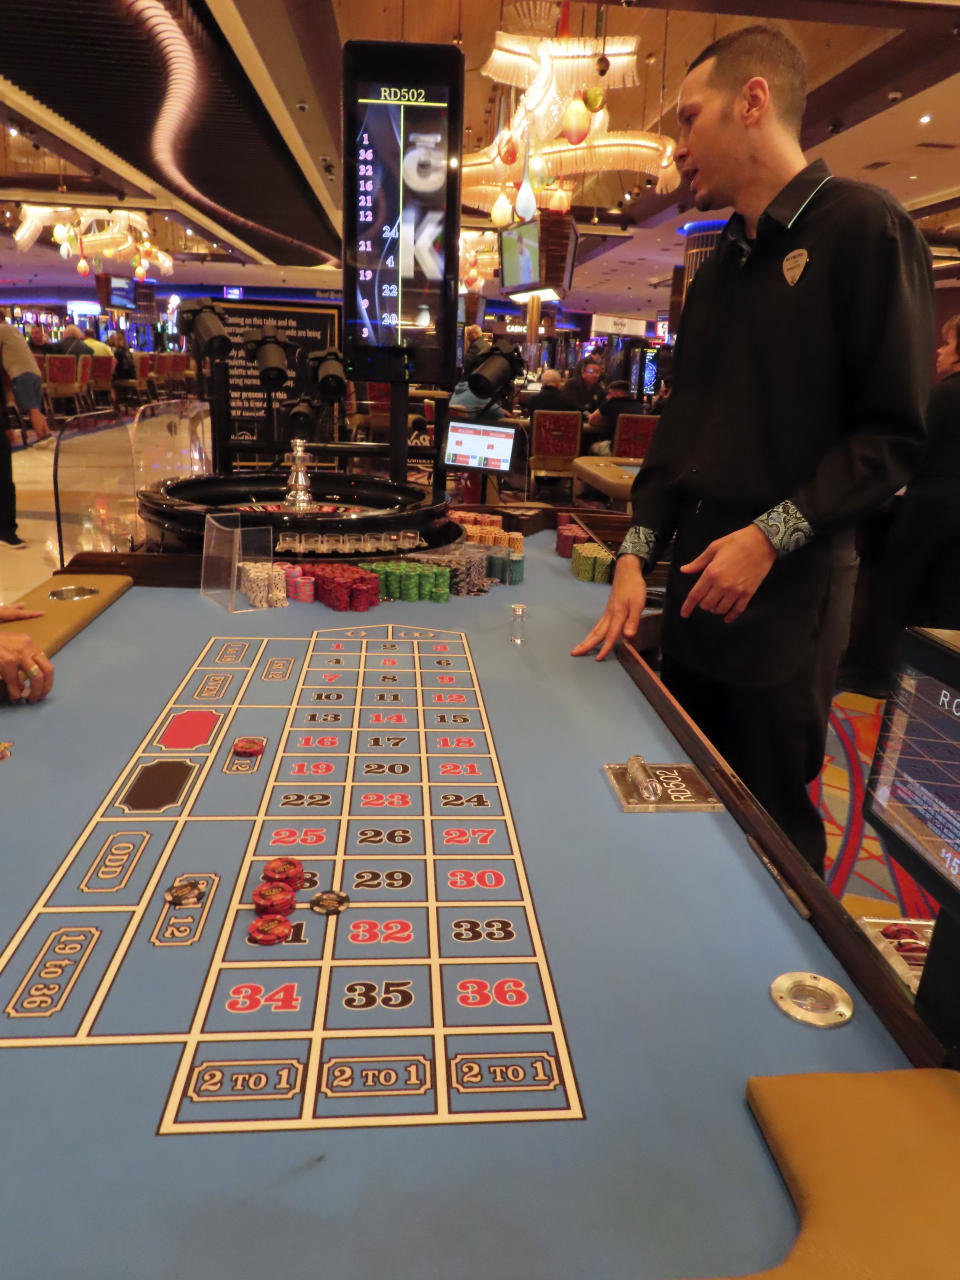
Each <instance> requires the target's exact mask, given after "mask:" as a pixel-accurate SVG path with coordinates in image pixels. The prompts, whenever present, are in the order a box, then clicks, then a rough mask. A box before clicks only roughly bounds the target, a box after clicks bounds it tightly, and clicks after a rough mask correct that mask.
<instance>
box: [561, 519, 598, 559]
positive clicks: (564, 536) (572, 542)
mask: <svg viewBox="0 0 960 1280" xmlns="http://www.w3.org/2000/svg"><path fill="white" fill-rule="evenodd" d="M589 541H590V535H589V533H587V531H586V529H581V528H580V526H579V525H578V524H561V525H558V526H557V555H560V556H564V557H566V559H568V560H569V559H570V557H571V555H572V554H573V548H574V547H575V546H576V544H577V543H578V542H589Z"/></svg>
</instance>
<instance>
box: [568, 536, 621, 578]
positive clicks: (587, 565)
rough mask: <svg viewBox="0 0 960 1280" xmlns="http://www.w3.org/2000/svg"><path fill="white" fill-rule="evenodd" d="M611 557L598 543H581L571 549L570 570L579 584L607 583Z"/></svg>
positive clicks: (611, 563)
mask: <svg viewBox="0 0 960 1280" xmlns="http://www.w3.org/2000/svg"><path fill="white" fill-rule="evenodd" d="M612 567H613V556H612V555H611V554H610V552H609V551H608V550H607V549H606V547H601V546H600V544H599V543H598V542H582V543H578V544H577V545H575V546H574V548H573V555H572V560H571V568H572V569H573V574H574V577H576V578H579V579H580V581H581V582H609V581H610V577H611V570H612Z"/></svg>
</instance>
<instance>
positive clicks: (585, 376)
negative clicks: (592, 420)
mask: <svg viewBox="0 0 960 1280" xmlns="http://www.w3.org/2000/svg"><path fill="white" fill-rule="evenodd" d="M605 390H606V388H605V387H604V384H603V369H602V367H601V366H600V364H599V362H598V361H596V360H592V359H590V358H589V357H587V359H586V360H581V361H580V363H579V364H578V365H577V371H576V373H575V374H574V375H573V377H572V378H571V379H570V381H569V382H568V383H567V384H566V386H565V387H564V388H563V394H564V395H565V396H566V397H567V399H568V400H570V401H571V402H572V403H573V405H574V407H575V408H577V409H580V410H581V411H582V412H583V413H593V411H594V409H599V408H600V403H601V401H602V400H603V396H604V392H605Z"/></svg>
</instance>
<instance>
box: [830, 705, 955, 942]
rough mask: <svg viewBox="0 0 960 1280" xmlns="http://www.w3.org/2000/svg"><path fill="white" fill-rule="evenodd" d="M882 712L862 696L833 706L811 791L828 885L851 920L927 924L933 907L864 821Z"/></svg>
mask: <svg viewBox="0 0 960 1280" xmlns="http://www.w3.org/2000/svg"><path fill="white" fill-rule="evenodd" d="M882 711H883V703H882V701H880V700H879V699H877V698H867V697H863V696H861V695H860V694H855V693H838V694H837V695H836V697H835V698H834V700H833V709H832V711H831V713H830V729H829V732H828V735H827V751H826V756H825V758H824V764H823V770H822V771H821V773H820V777H819V778H818V779H817V780H816V782H814V783H813V786H812V788H811V794H812V796H813V798H814V800H815V801H816V802H817V804H818V806H819V808H820V812H821V813H822V814H823V820H824V825H825V826H826V829H827V860H826V866H827V873H826V879H827V884H828V886H829V888H830V891H831V892H832V893H833V895H834V897H836V898H839V899H840V901H841V902H842V903H843V905H844V906H845V907H846V909H847V910H848V911H849V912H850V914H851V915H852V916H854V917H855V918H856V917H859V916H864V915H866V916H890V917H891V918H898V917H908V918H911V919H917V920H921V919H923V920H930V919H933V918H934V916H935V915H936V903H935V902H934V901H933V899H932V898H931V897H930V896H929V895H928V894H926V893H924V891H923V890H922V889H921V888H920V886H919V885H917V884H916V883H915V882H914V881H913V880H912V879H911V878H910V877H909V876H908V875H907V873H906V872H905V871H904V870H903V869H902V868H901V867H899V866H898V865H897V864H896V863H895V862H892V861H891V860H890V859H889V858H888V857H887V855H886V854H885V853H884V851H883V849H882V848H881V845H880V841H879V840H878V839H877V836H876V833H875V832H874V830H873V829H872V827H870V825H869V824H868V823H866V822H865V821H864V819H863V814H862V806H863V796H864V790H865V787H866V783H867V779H868V777H869V776H870V762H871V760H872V759H873V752H874V748H875V747H876V744H877V737H878V735H879V732H880V718H881V713H882Z"/></svg>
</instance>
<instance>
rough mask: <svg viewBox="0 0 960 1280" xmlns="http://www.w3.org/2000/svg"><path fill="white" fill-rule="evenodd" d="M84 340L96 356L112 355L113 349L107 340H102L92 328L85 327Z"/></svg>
mask: <svg viewBox="0 0 960 1280" xmlns="http://www.w3.org/2000/svg"><path fill="white" fill-rule="evenodd" d="M83 340H84V342H85V343H86V345H87V346H88V347H89V348H90V350H91V351H92V352H93V354H94V355H95V356H112V355H113V351H112V349H111V348H110V347H108V346H107V344H106V343H105V342H101V341H100V339H99V338H98V337H97V335H96V334H95V333H94V331H93V330H92V329H84V331H83Z"/></svg>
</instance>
